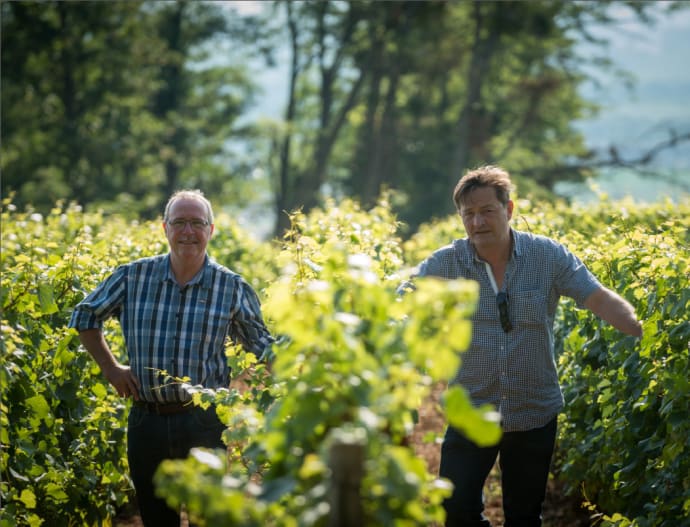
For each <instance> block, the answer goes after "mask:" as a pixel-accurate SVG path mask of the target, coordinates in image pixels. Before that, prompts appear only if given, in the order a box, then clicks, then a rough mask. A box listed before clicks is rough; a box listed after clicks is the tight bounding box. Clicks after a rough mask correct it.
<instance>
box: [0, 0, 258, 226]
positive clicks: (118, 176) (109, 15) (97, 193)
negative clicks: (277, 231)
mask: <svg viewBox="0 0 690 527" xmlns="http://www.w3.org/2000/svg"><path fill="white" fill-rule="evenodd" d="M2 15H3V17H2V38H3V42H2V74H3V76H2V88H3V89H2V106H3V115H2V137H3V150H4V152H3V154H4V155H3V160H2V170H3V177H4V182H5V185H6V189H8V190H9V191H11V192H16V193H17V196H16V199H15V202H16V204H17V205H20V206H21V205H25V204H29V203H30V204H32V205H33V206H35V207H37V208H38V209H39V210H42V209H47V208H50V207H52V206H53V205H54V203H55V201H57V200H58V199H70V200H75V201H78V202H80V203H82V204H98V205H101V206H104V207H106V208H113V209H116V210H118V211H122V210H123V209H127V208H130V209H132V210H134V211H136V212H138V213H143V214H144V215H145V216H149V217H151V216H154V215H157V214H159V213H160V210H161V208H162V205H163V202H164V200H165V199H166V198H167V196H168V195H169V194H170V193H171V192H172V191H173V190H175V189H177V188H179V187H182V186H198V187H202V188H204V190H205V191H206V192H207V193H208V194H209V195H212V196H214V199H218V200H221V199H222V200H223V202H224V203H229V202H233V201H237V200H238V199H239V197H240V196H241V197H244V196H243V192H242V190H243V181H242V178H241V176H239V175H238V173H237V172H238V171H239V169H241V168H242V167H239V168H238V163H237V159H236V157H234V156H233V154H232V152H230V150H229V149H228V146H227V142H228V139H229V138H231V137H233V136H238V135H241V133H242V132H241V130H238V129H237V127H236V121H237V119H238V117H239V116H240V114H241V113H242V112H243V111H244V108H245V106H246V105H247V104H248V102H249V101H250V87H251V82H250V81H249V79H248V77H247V75H246V72H245V65H244V62H239V61H238V62H235V63H231V64H228V63H227V61H225V62H220V61H219V60H211V55H212V54H216V55H217V53H216V50H215V49H214V47H213V46H214V45H217V44H218V43H219V38H220V37H222V38H224V39H227V38H232V35H231V34H230V33H229V31H230V27H229V24H228V15H227V13H226V10H224V9H223V7H222V6H221V5H220V4H215V3H211V4H202V3H187V2H172V3H170V2H165V3H158V2H106V3H102V2H81V3H70V2H44V3H40V4H36V3H33V2H9V3H3V4H2Z"/></svg>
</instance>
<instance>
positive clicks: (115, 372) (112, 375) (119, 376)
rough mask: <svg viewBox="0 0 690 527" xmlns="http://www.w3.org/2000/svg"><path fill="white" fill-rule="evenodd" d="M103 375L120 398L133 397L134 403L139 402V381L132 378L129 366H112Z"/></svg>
mask: <svg viewBox="0 0 690 527" xmlns="http://www.w3.org/2000/svg"><path fill="white" fill-rule="evenodd" d="M103 375H104V376H105V378H106V379H107V380H108V382H109V383H110V384H112V385H113V387H114V388H115V390H117V394H118V395H119V396H120V397H133V398H134V400H135V401H138V400H139V388H140V387H141V386H140V384H139V379H137V378H136V377H135V376H134V373H132V370H131V369H130V367H129V366H123V365H122V364H119V363H118V364H114V365H113V366H112V367H111V368H108V370H107V371H105V370H104V371H103Z"/></svg>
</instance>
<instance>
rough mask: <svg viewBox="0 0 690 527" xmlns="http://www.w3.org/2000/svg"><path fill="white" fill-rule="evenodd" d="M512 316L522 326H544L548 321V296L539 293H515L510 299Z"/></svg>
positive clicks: (536, 291)
mask: <svg viewBox="0 0 690 527" xmlns="http://www.w3.org/2000/svg"><path fill="white" fill-rule="evenodd" d="M508 302H509V306H510V308H509V309H510V316H511V317H512V319H513V320H515V321H516V322H520V323H522V324H543V323H544V321H545V320H546V311H547V309H546V296H545V295H544V294H543V293H542V292H540V291H538V290H533V291H513V292H511V293H510V297H509V299H508Z"/></svg>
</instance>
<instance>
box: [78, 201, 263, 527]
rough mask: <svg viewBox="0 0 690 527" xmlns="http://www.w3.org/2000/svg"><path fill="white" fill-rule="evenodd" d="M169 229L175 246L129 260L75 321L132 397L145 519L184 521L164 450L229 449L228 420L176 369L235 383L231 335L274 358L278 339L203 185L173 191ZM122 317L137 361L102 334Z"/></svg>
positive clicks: (200, 379) (131, 427)
mask: <svg viewBox="0 0 690 527" xmlns="http://www.w3.org/2000/svg"><path fill="white" fill-rule="evenodd" d="M163 230H164V232H165V235H166V238H167V239H168V245H169V248H170V250H169V252H168V254H164V255H159V256H154V257H151V258H143V259H140V260H136V261H134V262H131V263H128V264H125V265H122V266H120V267H118V268H117V269H115V271H114V272H113V273H112V274H111V275H110V276H109V277H108V278H106V279H105V280H104V281H103V282H102V283H101V284H100V285H99V286H98V287H97V288H96V289H95V290H94V291H93V292H92V293H91V294H90V295H88V296H87V297H86V298H85V299H84V300H83V301H82V302H80V303H79V304H78V305H77V306H76V308H75V310H74V313H73V314H72V319H71V321H70V327H74V328H76V329H77V330H78V331H79V337H80V340H81V342H82V344H83V345H84V347H85V348H86V349H87V350H88V351H89V353H91V355H92V356H93V358H94V359H95V361H96V362H97V363H98V365H99V367H100V369H101V371H102V372H103V375H104V376H105V378H106V379H107V380H108V382H110V384H112V385H113V387H114V388H115V389H116V390H117V393H118V394H119V395H120V396H122V397H131V398H132V399H133V403H132V408H131V410H130V414H129V418H128V426H127V432H128V434H127V435H128V439H127V456H128V461H129V467H130V471H131V476H132V481H133V483H134V487H135V490H136V493H137V501H138V504H139V509H140V513H141V517H142V520H143V522H144V525H146V526H147V527H150V526H158V525H160V526H172V525H174V526H178V525H179V524H180V516H179V513H178V512H177V511H175V510H172V509H170V508H168V507H167V505H166V503H165V501H164V500H163V499H160V498H158V497H157V496H156V495H155V489H154V485H153V481H152V478H153V475H154V472H155V471H156V469H157V467H158V465H159V464H160V462H161V461H163V460H164V459H170V458H184V457H186V456H187V454H188V453H189V450H190V449H191V448H194V447H207V448H225V445H224V444H223V442H222V440H221V435H222V432H223V430H224V429H225V426H224V425H223V423H222V422H221V421H220V420H219V419H218V416H217V415H216V412H215V409H214V408H213V407H211V408H209V409H208V410H203V409H202V408H200V407H195V406H194V405H193V404H192V403H191V396H190V395H189V394H188V393H187V392H186V391H185V390H184V389H183V388H182V387H181V386H180V384H179V383H171V382H169V381H168V382H166V379H165V378H164V375H162V373H161V372H166V375H169V376H171V377H173V378H184V377H187V378H189V383H190V384H192V385H201V386H204V387H205V388H213V389H216V388H227V387H228V385H229V376H230V371H229V367H228V362H227V358H226V355H225V348H226V341H227V340H228V339H230V340H231V341H232V342H234V343H236V344H241V345H242V346H243V347H244V349H245V350H246V351H248V352H252V353H254V354H256V355H257V356H258V357H259V358H260V359H262V360H267V359H268V358H269V357H270V356H271V344H272V342H273V338H272V337H271V335H270V334H269V332H268V330H267V328H266V326H265V324H264V321H263V317H262V315H261V310H260V305H259V300H258V298H257V295H256V294H255V292H254V291H253V290H252V288H251V287H250V286H249V284H248V283H247V282H245V281H244V280H243V279H242V278H241V277H240V276H239V275H238V274H236V273H234V272H232V271H230V270H228V269H226V268H225V267H223V266H221V265H219V264H218V263H216V262H215V261H214V260H212V259H211V258H210V257H209V256H208V255H207V253H206V247H207V245H208V242H209V240H210V238H211V235H212V234H213V230H214V224H213V210H212V208H211V204H210V203H209V201H208V200H207V199H206V198H205V197H204V195H203V194H202V193H201V192H200V191H198V190H183V191H179V192H176V193H175V194H173V195H172V196H171V197H170V199H169V201H168V203H167V205H166V207H165V213H164V218H163ZM111 317H118V318H119V321H120V325H121V327H122V333H123V335H124V339H125V345H126V347H127V353H128V358H129V364H128V365H125V364H121V363H120V362H119V361H118V360H117V359H116V358H115V356H114V355H113V353H112V352H111V350H110V347H109V346H108V344H107V343H106V341H105V339H104V336H103V331H102V327H103V322H104V321H105V320H106V319H108V318H111Z"/></svg>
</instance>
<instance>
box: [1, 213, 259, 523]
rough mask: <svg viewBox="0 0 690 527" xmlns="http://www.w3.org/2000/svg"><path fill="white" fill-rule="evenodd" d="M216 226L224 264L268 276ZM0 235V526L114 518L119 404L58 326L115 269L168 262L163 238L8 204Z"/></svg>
mask: <svg viewBox="0 0 690 527" xmlns="http://www.w3.org/2000/svg"><path fill="white" fill-rule="evenodd" d="M216 223H217V225H216V232H217V233H218V240H219V241H220V240H222V241H223V242H224V243H226V244H227V246H228V247H232V252H230V249H226V253H225V254H223V253H221V254H220V257H221V258H224V257H227V258H236V259H237V260H238V261H241V262H246V270H247V271H251V269H252V264H254V265H256V268H257V269H270V265H269V262H270V261H271V256H270V255H266V256H265V257H264V260H263V261H262V257H261V254H262V251H260V250H258V249H255V248H254V247H252V245H251V244H250V243H249V240H250V238H249V237H248V236H247V235H246V234H242V233H239V232H238V231H237V229H236V227H235V226H233V225H232V224H230V222H229V219H228V218H226V217H224V216H223V215H221V216H220V217H219V218H218V219H217V222H216ZM2 231H3V232H2V251H1V255H2V256H1V258H2V260H1V262H2V283H1V287H0V302H1V305H2V341H1V346H2V347H1V354H0V386H1V388H2V392H1V394H2V397H1V403H0V404H1V406H0V444H1V445H2V447H1V450H0V460H1V464H0V466H1V468H0V470H1V471H2V477H1V483H0V503H1V504H2V505H1V507H2V508H1V509H0V525H3V526H11V525H34V526H35V525H40V524H41V523H44V524H45V522H48V524H49V525H55V526H60V525H93V524H95V523H96V522H101V521H105V520H106V519H107V518H112V517H113V516H114V513H115V511H116V509H117V508H118V507H120V506H121V505H122V504H123V503H124V502H125V501H126V500H127V499H128V495H129V492H130V482H129V479H128V476H127V473H128V470H127V459H126V451H125V445H126V442H125V424H126V423H125V416H126V406H127V405H126V403H124V402H123V400H121V399H120V398H118V396H117V394H116V393H115V392H114V390H113V389H112V388H111V387H110V386H109V385H108V384H107V382H105V380H104V379H103V377H102V376H101V375H100V372H99V371H98V367H97V366H96V364H95V362H94V361H93V360H92V359H91V358H90V356H89V355H88V353H86V352H85V351H83V348H80V347H79V340H78V338H77V337H76V334H75V332H73V331H72V330H69V329H67V327H66V325H67V322H68V321H69V317H70V315H71V310H72V307H73V306H74V305H75V304H76V303H77V302H79V301H80V300H81V299H82V298H83V297H84V296H85V295H86V294H87V293H88V292H90V291H91V290H92V289H93V288H94V287H95V286H96V284H97V283H98V282H99V281H100V280H101V279H102V278H104V277H105V276H106V275H107V274H108V273H109V272H111V271H112V270H113V269H114V268H115V266H117V265H118V264H120V263H124V262H126V261H130V260H132V259H135V258H141V257H145V256H150V255H153V254H159V253H162V252H165V251H166V250H167V245H166V243H165V237H164V236H163V233H162V228H161V225H160V223H148V222H147V223H137V222H130V223H128V222H126V221H124V220H123V219H122V218H121V217H117V216H104V215H102V214H101V213H89V214H87V213H84V212H83V211H82V210H81V209H80V208H79V207H77V206H75V205H70V206H64V205H61V204H58V205H57V206H55V207H54V208H53V210H52V211H51V212H50V213H49V214H47V215H46V216H43V215H42V214H39V213H38V212H36V211H34V210H32V209H28V210H26V211H24V212H20V211H18V210H17V208H16V206H15V205H14V204H12V203H11V202H10V200H4V201H3V209H2ZM238 240H241V241H240V242H239V246H238ZM265 249H266V250H268V249H270V247H266V248H265ZM243 250H244V253H243ZM250 257H251V259H250ZM226 263H228V262H226ZM247 278H248V279H250V280H253V281H254V282H257V283H258V282H263V281H265V280H266V278H265V274H264V277H263V279H258V280H257V279H254V278H252V275H251V274H249V275H247ZM106 334H107V339H108V341H109V343H110V344H111V347H112V348H113V352H114V353H115V354H116V355H118V356H120V357H122V356H123V354H124V349H123V343H122V338H121V334H120V331H119V326H117V324H116V323H112V324H108V325H107V326H106ZM85 489H88V492H85Z"/></svg>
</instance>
